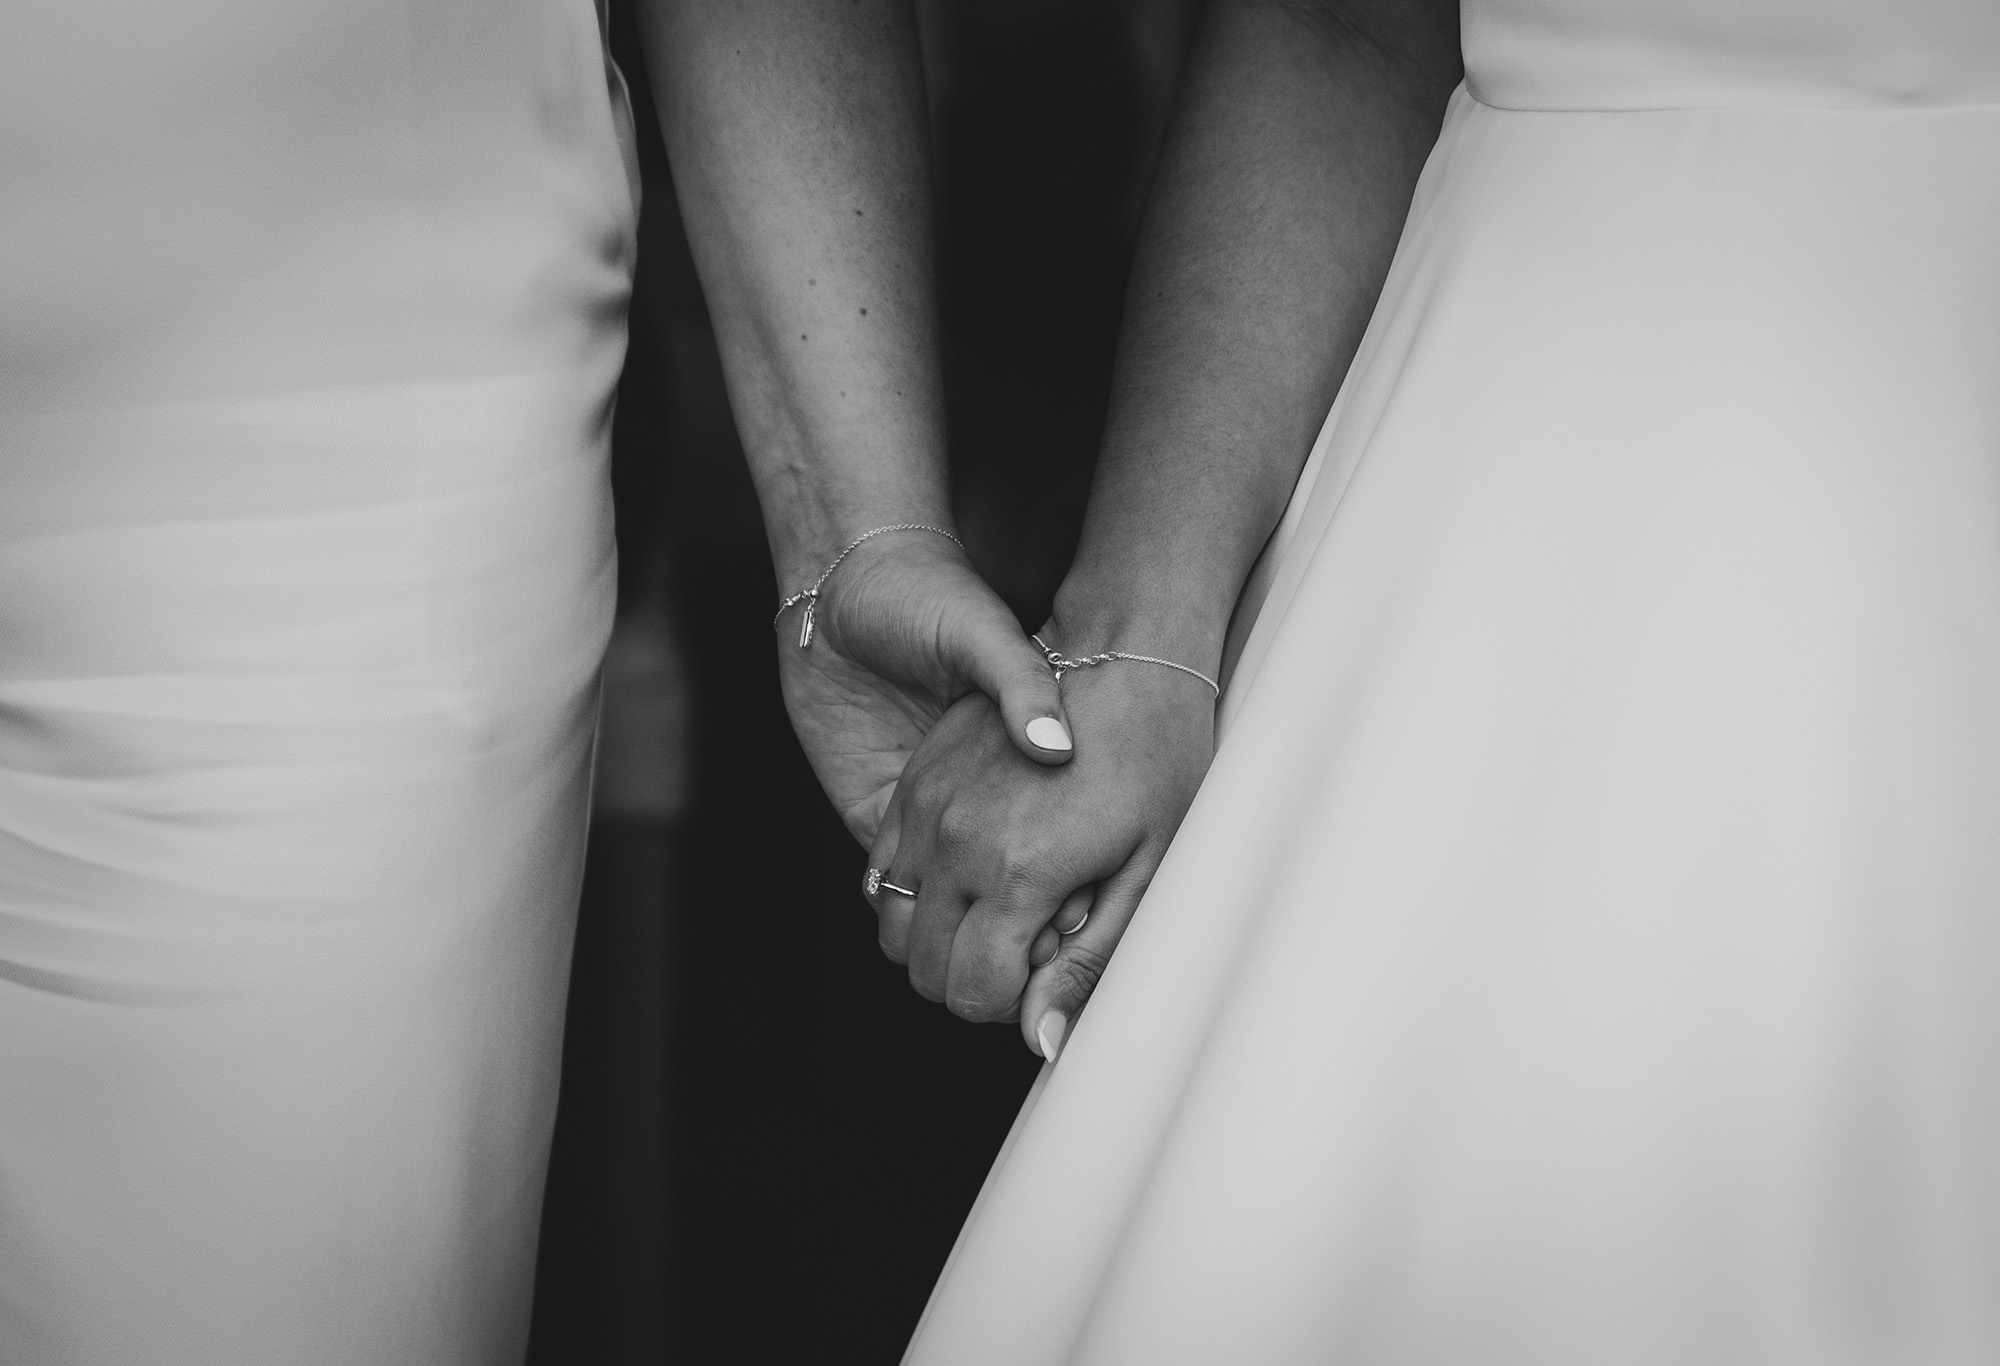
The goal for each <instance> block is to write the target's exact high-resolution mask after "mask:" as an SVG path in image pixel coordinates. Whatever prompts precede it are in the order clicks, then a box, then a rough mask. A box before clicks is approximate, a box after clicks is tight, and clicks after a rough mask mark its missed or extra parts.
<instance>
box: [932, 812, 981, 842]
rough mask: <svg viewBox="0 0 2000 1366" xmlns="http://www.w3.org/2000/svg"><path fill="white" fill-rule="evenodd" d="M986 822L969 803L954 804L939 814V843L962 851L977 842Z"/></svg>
mask: <svg viewBox="0 0 2000 1366" xmlns="http://www.w3.org/2000/svg"><path fill="white" fill-rule="evenodd" d="M985 825H986V822H985V820H984V819H983V818H982V817H981V815H980V813H979V812H978V811H977V810H975V809H974V808H973V807H972V806H971V805H970V804H969V803H966V802H953V803H951V804H950V805H949V806H946V807H945V808H944V809H943V810H941V811H940V812H938V816H937V832H938V842H939V843H940V844H941V845H943V846H945V847H947V848H952V849H962V848H964V847H965V846H967V845H969V844H972V843H973V842H974V841H976V840H977V839H978V838H979V837H980V835H981V833H982V832H983V831H984V829H985Z"/></svg>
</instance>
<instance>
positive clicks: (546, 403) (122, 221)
mask: <svg viewBox="0 0 2000 1366" xmlns="http://www.w3.org/2000/svg"><path fill="white" fill-rule="evenodd" d="M618 109H619V101H618V99H617V92H616V91H614V90H613V89H612V88H611V85H610V84H609V81H608V73H607V67H606V63H605V59H604V55H603V50H602V47H601V45H600V38H599V32H598V26H597V21H596V18H595V16H594V14H593V12H592V9H591V6H590V3H589V0H478V2H477V3H474V0H422V2H421V3H420V2H419V0H285V2H284V3H271V2H270V0H176V3H171V4H166V3H154V2H151V0H134V2H133V3H122V4H115V5H91V4H73V3H68V2H67V0H54V2H53V3H39V4H10V5H6V6H4V7H0V1361H4V1362H6V1363H9V1366H15V1364H16V1363H18V1366H311V1364H312V1363H325V1366H402V1363H415V1362H438V1363H455V1364H457V1366H503V1364H504V1363H511V1362H518V1361H519V1359H520V1354H521V1351H522V1348H523V1344H524V1337H525V1329H526V1324H527V1314H528V1303H529V1291H530V1282H531V1279H532V1275H531V1273H532V1270H533V1261H534V1243H535V1233H536V1224H537V1212H538V1209H539V1206H540V1201H541V1190H542V1173H543V1167H544V1163H545V1158H546V1153H547V1147H548V1138H549V1129H550V1124H551V1121H552V1117H553V1111H554V1103H555V1089H556V1066H557V1056H558V1052H559V1039H560V1030H561V1021H562V1003H563V993H564V988H565V984H566V977H567V971H568V962H569V942H570V927H571V920H572V915H573V909H574V905H575V897H576V890H577V883H578V878H579V870H580V863H581V852H582V841H583V833H584V821H585V794H586V791H587V779H588V770H589V764H590V749H591V736H592V731H593V723H594V716H595V711H596V673H597V666H598V659H599V656H600V654H601V653H602V649H603V645H604V641H605V637H606V635H607V632H608V627H609V618H610V609H611V605H612V589H613V564H612V545H611V534H610V520H609V515H608V514H609V507H608V490H607V486H606V478H605V468H604V454H605V442H604V438H605V419H606V417H607V414H608V411H609V403H610V397H611V391H612V385H613V383H614V382H615V380H616V378H617V375H618V370H619V365H620V362H621V358H622V355H623V351H624V327H623V308H624V300H625V297H626V291H627V279H628V274H629V260H630V255H631V247H632V210H633V205H632V200H631V187H630V185H629V183H628V180H627V175H626V161H625V158H624V155H623V152H622V146H621V140H620V137H619V129H618V124H619V122H620V119H619V116H618V113H617V111H618Z"/></svg>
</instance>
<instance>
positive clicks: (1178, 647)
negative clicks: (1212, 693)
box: [1041, 581, 1229, 678]
mask: <svg viewBox="0 0 2000 1366" xmlns="http://www.w3.org/2000/svg"><path fill="white" fill-rule="evenodd" d="M1228 629H1229V618H1228V615H1227V613H1217V612H1214V611H1212V610H1210V611H1204V610H1201V609H1200V608H1199V607H1198V606H1197V605H1191V604H1189V603H1187V602H1186V601H1184V600H1179V599H1175V598H1171V597H1167V598H1162V597H1160V596H1158V595H1157V594H1154V593H1147V592H1143V591H1142V592H1126V591H1124V590H1123V589H1122V588H1121V587H1119V586H1116V585H1107V586H1102V587H1100V586H1094V585H1091V584H1088V583H1085V584H1075V583H1073V582H1072V581H1066V582H1065V583H1064V584H1063V586H1062V589H1061V590H1060V591H1059V592H1058V593H1057V594H1056V601H1055V606H1054V609H1053V610H1052V611H1051V612H1050V614H1049V619H1048V621H1047V622H1046V623H1044V625H1043V627H1042V631H1041V636H1042V639H1043V640H1045V641H1047V642H1048V644H1049V645H1051V646H1053V647H1055V648H1056V649H1058V650H1061V651H1062V652H1063V653H1064V654H1095V653H1100V652H1102V651H1105V650H1120V651H1125V652H1127V653H1131V654H1145V655H1154V656H1157V657H1158V658H1161V659H1170V660H1172V661H1173V662H1174V663H1176V664H1180V665H1184V666H1186V667H1187V668H1190V669H1195V670H1198V671H1200V672H1201V673H1203V674H1205V675H1207V676H1208V677H1210V678H1214V677H1215V676H1216V671H1217V669H1218V668H1220V667H1221V663H1222V647H1223V640H1224V637H1225V636H1226V635H1227V633H1228Z"/></svg>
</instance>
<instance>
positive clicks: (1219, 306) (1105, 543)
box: [870, 0, 1461, 1056]
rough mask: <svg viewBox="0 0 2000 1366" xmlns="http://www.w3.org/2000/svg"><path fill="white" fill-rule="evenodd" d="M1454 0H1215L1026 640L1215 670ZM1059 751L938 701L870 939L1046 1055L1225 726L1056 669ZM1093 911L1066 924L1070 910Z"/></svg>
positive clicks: (917, 758)
mask: <svg viewBox="0 0 2000 1366" xmlns="http://www.w3.org/2000/svg"><path fill="white" fill-rule="evenodd" d="M1460 74H1461V71H1460V65H1459V47H1458V8H1457V4H1456V2H1455V0H1312V2H1307V0H1295V2H1292V3H1281V2H1280V0H1217V2H1216V3H1214V4H1212V5H1211V6H1210V7H1209V10H1208V12H1207V13H1206V14H1205V15H1204V18H1203V21H1202V24H1201V27H1200V29H1199V31H1198V34H1197V37H1196V40H1195V45H1194V48H1193V50H1192V53H1191V55H1190V59H1189V67H1188V71H1187V76H1186V80H1185V84H1184V89H1183V93H1182V96H1181V100H1180V105H1179V108H1178V109H1177V111H1176V114H1175V117H1174V121H1173V124H1172V126H1171V127H1170V129H1169V131H1168V135H1167V142H1166V146H1165V148H1164V150H1163V153H1162V157H1161V163H1160V168H1159V171H1158V173H1157V177H1156V181H1155V184H1154V187H1153V190H1152V194H1151V196H1150V199H1149V202H1148V206H1147V210H1146V215H1145V219H1144V223H1143V225H1142V229H1141V239H1140V244H1139V251H1138V255H1137V258H1136V261H1135V264H1134V269H1133V275H1132V280H1131V283H1130V287H1129V290H1128V294H1127V306H1126V316H1125V322H1124V329H1123V333H1122V337H1121V341H1120V347H1119V355H1118V365H1117V371H1116V374H1115V377H1114V380H1113V390H1112V396H1111V409H1110V416H1109V420H1108V422H1107V425H1106V433H1105V440H1104V446H1103V450H1102V454H1101V456H1100V460H1099V465H1098V470H1097V477H1096V485H1095V487H1094V489H1093V491H1092V495H1091V502H1090V509H1089V513H1088V516H1087V518H1086V522H1085V527H1084V533H1083V539H1082V542H1081V545H1080V547H1079V549H1078V553H1077V557H1076V562H1075V564H1074V566H1073V567H1072V569H1071V571H1070V574H1069V575H1068V577H1067V578H1066V579H1065V580H1064V583H1063V586H1062V589H1061V591H1060V592H1059V594H1058V595H1057V598H1056V604H1055V612H1054V615H1053V616H1052V618H1051V619H1050V621H1049V622H1048V624H1047V626H1046V627H1045V628H1044V631H1043V638H1044V639H1046V640H1048V641H1049V642H1050V643H1051V644H1053V645H1055V646H1057V647H1058V648H1059V649H1062V650H1064V651H1065V652H1066V653H1070V654H1084V653H1093V652H1097V651H1101V650H1106V649H1115V650H1125V651H1131V652H1135V653H1141V654H1149V655H1157V656H1161V657H1164V658H1168V659H1173V660H1177V661H1180V662H1182V663H1185V664H1188V665H1190V666H1192V667H1194V668H1196V669H1199V670H1201V671H1203V672H1204V673H1207V674H1210V675H1211V676H1213V675H1214V674H1215V673H1216V671H1217V670H1218V668H1219V666H1220V662H1221V658H1222V652H1223V641H1224V636H1225V635H1226V633H1227V631H1228V627H1229V620H1230V614H1231V612H1232V610H1233V608H1234V606H1235V603H1236V600H1237V597H1238V596H1239V594H1240V593H1241V591H1242V587H1243V584H1244V581H1245V579H1246V578H1247V577H1248V575H1249V572H1250V569H1251V567H1252V565H1253V564H1254V563H1255V560H1256V557H1257V555H1258V553H1259V551H1260V550H1261V548H1262V547H1263V545H1264V542H1265V541H1266V540H1267V539H1268V537H1269V536H1270V533H1271V531H1272V529H1273V528H1274V527H1275V526H1276V524H1277V520H1278V518H1279V516H1280V514H1281V513H1282V512H1283V509H1284V504H1285V501H1286V499H1287V497H1288V496H1289V494H1290V491H1291V488H1292V485H1293V483H1294V482H1295V480H1296V479H1297V476H1298V472H1299V469H1300V466H1301V465H1302V464H1303V462H1304V459H1305V456H1306V454H1307V452H1308V450H1309V449H1310V446H1311V442H1312V438H1313V435H1314V433H1315V431H1316V430H1317V428H1318V426H1319V423H1320V422H1321V421H1322V419H1323V418H1324V417H1325V415H1326V411H1327V408H1328V406H1329V405H1330V404H1331V403H1332V401H1333V397H1334V393H1335V391H1336V390H1337V389H1338V387H1339V385H1340V382H1341V379H1342V378H1343V376H1344V375H1345V373H1346V371H1347V367H1348V365H1349V363H1350V362H1351V361H1352V359H1353V357H1354V353H1355V350H1356V348H1357V347H1358V346H1359V344H1360V340H1361V335H1362V332H1363V330H1364V328H1365V327H1366V325H1367V321H1368V317H1369V314H1370V312H1371V311H1372V309H1373V307H1374V304H1375V299H1376V296H1377V295H1378V294H1379V293H1380V291H1381V287H1382V281H1383V278H1384V276H1385V275H1386V274H1387V272H1388V268H1389V263H1390V259H1391V257H1392V256H1393V254H1394V251H1395V245H1396V240H1397V237H1398V235H1399V234H1400V232H1401V229H1402V224H1403V220H1404V217H1405V215H1406V213H1407V211H1408V208H1409V204H1410V197H1411V194H1412V192H1413V190H1414V188H1415V185H1416V180H1417V176H1418V173H1419V172H1420V171H1421V169H1422V166H1423V162H1424V158H1425V156H1426V155H1427V154H1428V152H1429V150H1430V148H1431V146H1432V144H1433V143H1434V142H1435V140H1436V137H1437V133H1438V129H1439V126H1440V124H1441V122H1442V119H1443V114H1444V108H1445V103H1446V100H1447V98H1448V96H1449V95H1450V93H1451V91H1452V89H1453V88H1454V86H1455V85H1456V84H1457V82H1458V80H1459V77H1460ZM1062 691H1063V696H1064V703H1065V705H1066V707H1067V709H1068V716H1069V717H1070V719H1071V720H1072V722H1073V724H1074V727H1075V734H1076V737H1077V748H1076V751H1075V757H1074V759H1073V760H1072V762H1071V763H1069V764H1068V765H1067V766H1066V767H1064V768H1061V769H1055V770H1052V769H1049V768H1046V767H1043V766H1039V765H1035V764H1032V763H1028V762H1025V761H1024V760H1023V758H1022V756H1021V753H1020V752H1019V749H1018V747H1016V746H1014V745H1011V744H1010V743H1009V740H1008V734H1007V728H1008V724H1009V721H1010V720H1011V718H1009V720H1003V719H1002V718H1001V717H1000V716H999V715H997V714H996V712H995V710H994V708H993V706H992V705H991V703H989V702H987V701H986V700H985V699H984V698H982V697H967V698H965V699H964V700H962V701H960V702H959V703H957V704H956V705H955V706H954V707H953V708H952V709H951V710H950V711H948V712H947V713H945V715H944V716H943V718H942V720H941V721H940V722H939V723H938V724H937V726H936V728H935V729H934V730H933V731H932V732H931V733H930V735H929V737H928V738H927V739H926V740H925V742H924V743H923V744H922V745H921V746H920V747H919V748H918V749H917V751H916V753H915V755H914V757H913V758H912V759H911V761H910V764H909V767H908V769H907V771H906V772H905V774H904V776H903V779H902V781H901V783H900V784H898V785H897V787H896V789H895V792H894V799H893V801H892V803H891V805H890V808H889V811H888V815H887V818H886V819H885V820H884V821H883V823H882V826H881V830H880V833H879V834H878V836H877V837H876V840H875V842H874V846H873V849H872V851H871V858H870V861H871V862H873V863H875V864H876V865H878V866H882V867H890V868H893V870H894V872H895V874H896V877H897V880H898V881H899V882H902V883H903V884H904V885H908V886H914V887H916V888H917V889H918V896H917V897H916V898H915V899H914V900H912V899H910V898H906V897H900V896H895V895H893V894H888V893H884V894H882V895H880V896H878V897H877V898H876V910H877V915H878V920H879V928H880V937H881V943H882V948H883V951H884V952H885V953H887V954H888V955H889V956H890V957H891V958H893V959H895V960H896V961H898V962H904V963H907V964H908V966H909V970H910V979H911V982H912V984H913V985H914V986H915V988H916V989H917V990H918V991H919V992H920V993H922V994H923V995H924V996H926V997H928V998H930V999H932V1000H938V1001H943V1002H945V1003H946V1004H947V1005H948V1006H949V1007H950V1009H951V1010H952V1011H954V1012H955V1013H957V1014H959V1015H962V1016H964V1017H965V1018H967V1019H973V1020H1005V1019H1014V1018H1018V1019H1019V1021H1020V1026H1021V1030H1022V1034H1023V1037H1024V1038H1025V1039H1026V1041H1027V1043H1028V1046H1029V1048H1030V1049H1032V1050H1034V1051H1035V1052H1037V1053H1042V1054H1044V1055H1045V1056H1053V1054H1054V1052H1056V1051H1057V1050H1059V1049H1060V1047H1061V1045H1062V1041H1063V1038H1064V1037H1065V1035H1066V1032H1067V1029H1068V1027H1069V1025H1070V1023H1071V1022H1073V1021H1074V1020H1075V1019H1076V1017H1077V1014H1078V1012H1079V1011H1081V1010H1082V1008H1083V1005H1084V1003H1085V1001H1087V1000H1088V998H1089V996H1090V993H1091V991H1092V989H1093V988H1094V987H1095V985H1096V983H1097V979H1098V977H1099V975H1100V974H1101V973H1102V972H1103V970H1104V967H1105V965H1106V963H1107V962H1108V961H1109V959H1110V956H1111V953H1112V951H1113V949H1115V948H1116V946H1117V944H1118V941H1119V939H1120V937H1121V936H1122V935H1123V934H1124V932H1125V928H1126V926H1127V925H1128V924H1129V923H1130V921H1131V918H1132V915H1133V912H1134V909H1135V908H1136V907H1137V905H1138V902H1139V898H1140V896H1141V894H1142V893H1143V892H1144V891H1145V888H1146V886H1147V884H1148V883H1149V882H1150V881H1151V879H1152V876H1153V873H1154V871H1155V870H1156V869H1157V868H1158V867H1159V863H1160V860H1161V858H1162V857H1163V856H1164V854H1165V852H1166V848H1167V845H1168V843H1169V842H1170V841H1171V840H1172V838H1173V835H1174V832H1175V830H1176V829H1177V828H1178V827H1179V825H1180V822H1181V818H1182V816H1183V815H1184V814H1185V813H1186V811H1187V809H1188V806H1189V805H1190V803H1191V802H1192V801H1193V799H1194V794H1195V790H1196V788H1197V787H1198V786H1199V785H1200V782H1201V778H1202V775H1203V774H1204V773H1205V772H1206V771H1207V768H1208V764H1209V760H1210V758H1211V756H1212V754H1213V750H1214V744H1215V733H1214V716H1215V712H1214V704H1213V697H1212V694H1211V693H1210V691H1209V689H1208V688H1207V687H1206V686H1204V685H1203V684H1202V683H1201V682H1199V681H1198V680H1196V679H1192V678H1189V677H1187V676H1185V675H1183V674H1179V673H1175V672H1173V671H1170V670H1166V669H1161V668H1158V667H1157V666H1153V665H1146V664H1137V663H1113V664H1107V665H1102V666H1099V667H1096V668H1092V669H1087V670H1082V671H1078V672H1074V673H1071V674H1069V675H1067V676H1066V677H1065V678H1064V680H1063V683H1062ZM1086 906H1087V907H1088V908H1089V917H1088V920H1087V921H1085V923H1084V924H1083V928H1082V929H1080V930H1078V931H1076V932H1075V933H1074V934H1071V935H1068V936H1059V935H1058V933H1057V931H1058V929H1064V928H1068V927H1069V926H1071V925H1073V924H1074V923H1075V922H1076V921H1077V920H1078V919H1079V918H1080V917H1081V915H1082V912H1083V910H1084V908H1085V907H1086Z"/></svg>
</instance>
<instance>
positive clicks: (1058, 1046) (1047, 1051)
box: [1035, 1010, 1069, 1062]
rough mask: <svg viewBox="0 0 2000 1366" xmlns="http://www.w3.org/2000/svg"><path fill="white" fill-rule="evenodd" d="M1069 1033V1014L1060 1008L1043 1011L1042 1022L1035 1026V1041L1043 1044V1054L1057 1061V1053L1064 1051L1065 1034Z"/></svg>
mask: <svg viewBox="0 0 2000 1366" xmlns="http://www.w3.org/2000/svg"><path fill="white" fill-rule="evenodd" d="M1067 1033H1069V1016H1067V1015H1065V1014H1063V1013H1062V1012H1061V1011H1060V1010H1045V1011H1043V1012H1042V1022H1041V1023H1040V1024H1038V1025H1036V1026H1035V1042H1036V1043H1038V1044H1040V1045H1041V1046H1042V1056H1043V1057H1045V1058H1047V1059H1049V1060H1050V1061H1051V1062H1053V1061H1055V1056H1056V1054H1058V1053H1060V1052H1062V1045H1063V1035H1065V1034H1067Z"/></svg>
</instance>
